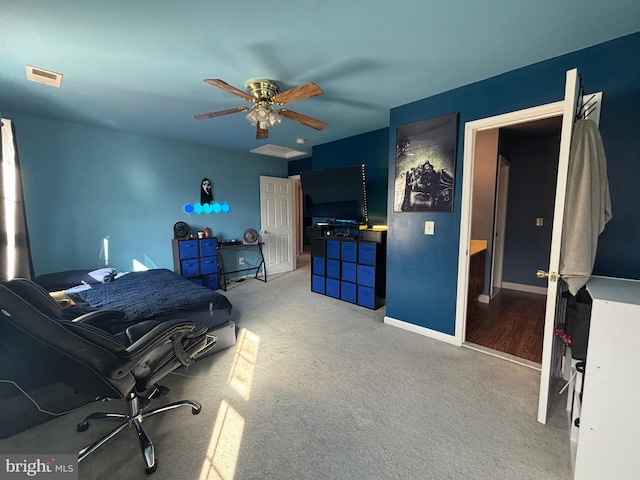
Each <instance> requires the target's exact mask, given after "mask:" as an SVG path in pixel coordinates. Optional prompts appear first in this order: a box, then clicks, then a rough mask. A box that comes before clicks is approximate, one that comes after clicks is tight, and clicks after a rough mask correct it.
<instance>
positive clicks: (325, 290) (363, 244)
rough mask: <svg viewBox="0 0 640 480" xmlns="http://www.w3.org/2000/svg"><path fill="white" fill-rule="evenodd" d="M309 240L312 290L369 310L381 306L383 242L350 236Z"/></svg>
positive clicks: (383, 261)
mask: <svg viewBox="0 0 640 480" xmlns="http://www.w3.org/2000/svg"><path fill="white" fill-rule="evenodd" d="M382 238H383V239H384V238H385V237H382ZM311 240H312V245H313V248H312V251H311V271H312V273H311V291H313V292H315V293H320V294H323V295H327V296H330V297H333V298H338V299H340V300H343V301H345V302H350V303H353V304H357V305H360V306H362V307H366V308H370V309H372V310H375V309H376V308H378V307H381V306H382V305H384V303H385V301H384V298H385V293H386V292H385V287H386V285H385V271H386V263H385V262H386V255H385V248H386V247H385V243H384V242H381V241H374V240H366V239H362V238H359V239H356V238H349V237H329V238H324V237H314V238H312V239H311Z"/></svg>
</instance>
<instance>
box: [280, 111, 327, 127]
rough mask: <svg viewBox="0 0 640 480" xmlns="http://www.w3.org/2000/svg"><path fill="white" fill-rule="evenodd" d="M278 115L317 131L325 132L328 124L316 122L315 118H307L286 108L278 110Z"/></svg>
mask: <svg viewBox="0 0 640 480" xmlns="http://www.w3.org/2000/svg"><path fill="white" fill-rule="evenodd" d="M278 113H279V114H280V115H282V116H283V117H286V118H288V119H290V120H295V121H296V122H298V123H301V124H303V125H306V126H307V127H311V128H315V129H316V130H324V129H325V127H326V126H327V124H326V123H325V122H322V121H320V120H316V119H315V118H311V117H307V116H306V115H303V114H301V113H298V112H292V111H291V110H287V109H286V108H281V109H280V110H278Z"/></svg>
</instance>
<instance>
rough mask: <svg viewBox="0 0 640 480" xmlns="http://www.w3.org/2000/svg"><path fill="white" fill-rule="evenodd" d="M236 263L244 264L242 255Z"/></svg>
mask: <svg viewBox="0 0 640 480" xmlns="http://www.w3.org/2000/svg"><path fill="white" fill-rule="evenodd" d="M238 265H244V258H243V257H240V258H238Z"/></svg>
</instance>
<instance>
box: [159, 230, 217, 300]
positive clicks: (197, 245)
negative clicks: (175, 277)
mask: <svg viewBox="0 0 640 480" xmlns="http://www.w3.org/2000/svg"><path fill="white" fill-rule="evenodd" d="M171 249H172V253H173V271H174V272H176V273H177V274H179V275H182V276H183V277H186V278H188V279H189V280H192V281H193V282H196V283H198V284H200V285H203V286H205V287H207V288H210V289H211V290H217V289H218V288H220V281H219V278H218V239H217V238H216V237H212V238H200V239H193V240H176V239H174V240H172V244H171Z"/></svg>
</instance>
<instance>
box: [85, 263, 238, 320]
mask: <svg viewBox="0 0 640 480" xmlns="http://www.w3.org/2000/svg"><path fill="white" fill-rule="evenodd" d="M74 295H76V296H78V297H80V298H81V299H82V300H83V301H84V302H86V303H87V304H89V306H90V307H92V308H96V309H100V310H102V309H111V310H121V311H123V312H125V316H124V318H122V319H121V320H119V321H118V322H117V323H121V324H132V323H135V322H139V321H142V320H147V319H151V318H153V319H154V320H158V319H159V320H161V319H165V320H167V319H169V318H180V312H208V315H203V316H201V318H199V319H198V320H196V323H197V324H200V325H202V326H206V327H207V328H214V327H217V326H219V325H222V324H223V323H226V322H227V321H228V320H229V316H230V314H231V302H229V300H228V299H227V297H225V296H224V295H222V294H220V293H218V292H216V291H214V290H210V289H209V288H207V287H203V286H201V285H197V284H196V283H194V282H192V281H191V280H188V279H186V278H184V277H181V276H180V275H178V274H176V273H174V272H172V271H171V270H167V269H154V270H148V271H145V272H131V273H128V274H126V275H123V276H121V277H119V278H117V279H115V280H112V281H110V282H106V283H102V284H98V285H92V288H90V289H87V290H83V291H80V292H76V293H75V294H74ZM159 317H161V318H159ZM185 318H189V317H185ZM114 323H115V322H114Z"/></svg>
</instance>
